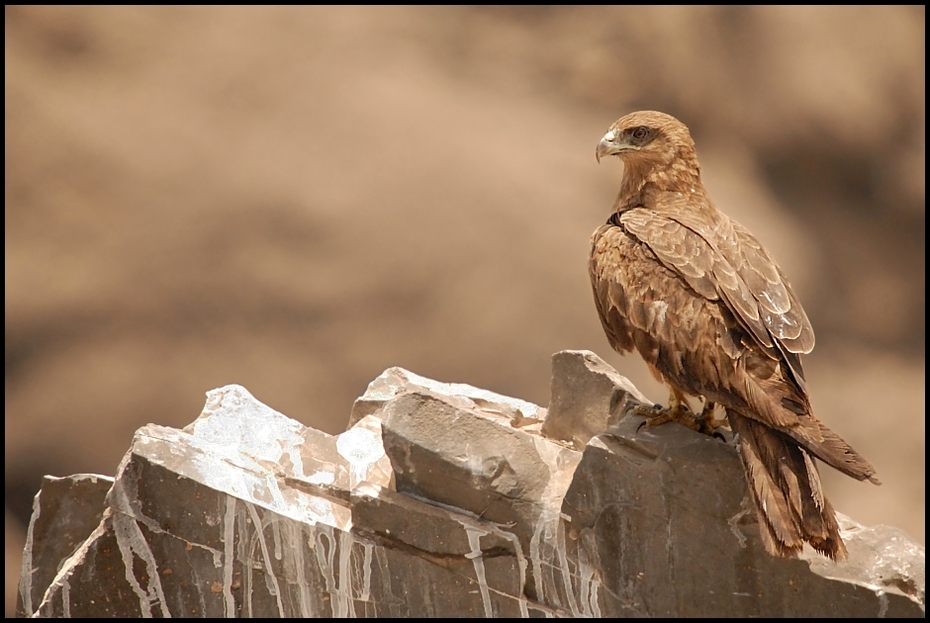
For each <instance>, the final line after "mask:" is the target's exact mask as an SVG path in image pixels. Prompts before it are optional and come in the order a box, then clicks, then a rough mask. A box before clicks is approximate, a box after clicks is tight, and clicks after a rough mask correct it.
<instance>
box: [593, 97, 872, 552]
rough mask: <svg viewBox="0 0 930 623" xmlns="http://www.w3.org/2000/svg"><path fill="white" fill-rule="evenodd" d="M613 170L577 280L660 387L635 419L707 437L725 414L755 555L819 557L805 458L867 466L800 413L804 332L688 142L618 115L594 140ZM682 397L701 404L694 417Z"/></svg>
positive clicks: (804, 324) (768, 263) (682, 132)
mask: <svg viewBox="0 0 930 623" xmlns="http://www.w3.org/2000/svg"><path fill="white" fill-rule="evenodd" d="M603 156H618V157H619V158H620V159H621V160H622V161H623V164H624V172H623V181H622V183H621V186H620V193H619V194H618V195H617V200H616V202H615V203H614V207H613V214H611V216H610V218H609V219H608V220H607V223H606V224H604V225H602V226H601V227H599V228H598V229H597V231H595V232H594V235H593V237H592V239H591V264H590V271H591V284H592V285H593V287H594V300H595V303H596V304H597V311H598V314H599V315H600V318H601V324H602V325H603V326H604V331H605V332H606V333H607V339H608V341H609V342H610V345H611V346H612V347H613V348H614V349H615V350H617V351H618V352H620V353H625V352H629V351H631V350H633V349H634V348H635V349H636V350H637V351H638V352H639V354H640V355H641V356H642V357H643V359H645V360H646V363H647V364H648V365H649V368H650V369H651V370H652V372H653V374H655V376H656V378H658V379H659V380H660V381H662V382H664V383H666V384H668V385H669V386H670V387H671V396H670V398H669V406H668V407H667V408H664V409H662V408H658V407H657V408H656V409H654V410H653V409H650V408H641V409H640V411H639V412H640V414H641V415H646V416H647V417H648V418H650V419H647V423H648V425H655V424H658V423H662V422H666V421H670V420H674V421H679V422H682V423H683V424H685V425H688V426H690V427H691V428H693V429H696V430H701V431H703V432H707V433H710V432H712V430H713V428H714V426H715V425H716V423H715V421H714V418H713V411H714V405H720V406H722V407H723V409H724V410H725V412H726V417H727V420H728V421H729V424H730V428H731V429H732V430H733V432H734V433H735V437H736V439H737V442H736V443H737V445H738V448H739V455H740V458H741V459H742V463H743V467H744V469H745V472H746V479H747V481H748V483H749V489H750V491H751V492H752V496H753V498H754V501H755V507H756V514H757V516H758V521H759V525H760V530H761V534H762V540H763V542H764V544H765V547H766V549H767V550H768V551H769V553H771V554H773V555H778V556H785V557H790V556H795V555H796V554H797V553H798V552H800V551H801V549H802V547H803V546H804V543H805V542H807V543H810V544H811V546H812V547H813V548H814V549H816V550H817V551H819V552H821V553H823V554H825V555H827V556H829V557H830V558H832V559H833V560H842V559H845V558H846V555H847V554H846V546H845V545H844V543H843V539H842V538H841V537H840V531H839V526H838V525H837V522H836V516H835V515H834V512H833V507H832V506H831V505H830V502H829V501H828V500H827V498H826V497H824V495H823V492H822V490H821V487H820V476H819V474H818V472H817V467H816V465H815V464H814V461H813V457H816V458H818V459H820V460H821V461H823V462H824V463H826V464H828V465H830V466H832V467H835V468H836V469H838V470H840V471H841V472H843V473H844V474H848V475H849V476H852V477H853V478H856V479H858V480H865V479H868V480H871V481H872V482H874V483H876V484H879V483H878V480H877V479H876V478H875V468H873V467H872V465H871V464H870V463H869V462H868V461H867V460H866V459H865V458H863V457H862V456H861V455H859V454H858V453H857V452H856V451H855V450H853V449H852V448H851V447H850V446H849V444H847V443H846V442H845V441H843V440H842V439H841V438H840V437H839V436H838V435H837V434H836V433H834V432H833V431H831V430H830V429H829V428H827V427H826V426H824V424H823V423H822V422H820V421H819V420H818V419H817V418H816V417H814V415H813V413H811V405H810V399H809V397H808V393H807V388H806V386H805V382H804V371H803V370H802V368H801V357H800V355H801V354H802V353H808V352H810V351H811V350H812V349H813V348H814V331H813V329H812V328H811V324H810V321H809V320H808V319H807V314H805V313H804V309H803V308H802V307H801V303H800V301H798V297H797V296H796V295H795V293H794V291H793V290H792V289H791V286H790V285H789V284H788V280H787V279H786V278H785V275H784V274H783V273H782V271H781V269H780V268H779V267H778V265H777V264H775V262H774V261H773V260H772V258H771V256H769V254H768V252H767V251H766V250H765V248H764V247H763V246H762V244H761V243H760V242H759V241H758V240H756V238H755V236H753V235H752V234H751V233H749V231H748V230H747V229H746V228H745V227H743V226H742V225H740V224H739V223H737V222H735V221H733V220H731V219H729V218H728V217H727V216H726V215H725V214H723V213H722V212H720V211H718V210H717V208H715V207H714V204H713V203H711V200H710V198H709V197H708V196H707V191H706V190H705V189H704V185H703V184H702V183H701V167H700V165H699V164H698V161H697V156H696V154H695V149H694V141H693V140H692V139H691V135H690V133H689V132H688V128H687V127H685V125H684V124H683V123H681V122H680V121H678V120H677V119H675V118H674V117H671V116H669V115H666V114H664V113H660V112H653V111H642V112H634V113H631V114H629V115H627V116H625V117H623V118H622V119H620V120H619V121H617V122H616V123H614V124H613V125H612V126H611V127H610V130H609V131H608V132H607V134H605V135H604V138H602V139H601V141H600V142H599V143H598V144H597V159H598V161H600V159H601V158H602V157H603ZM686 396H694V397H701V398H703V399H704V408H703V410H702V412H701V413H700V414H694V413H692V412H691V411H690V410H689V407H688V403H687V401H686Z"/></svg>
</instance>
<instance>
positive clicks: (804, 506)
mask: <svg viewBox="0 0 930 623" xmlns="http://www.w3.org/2000/svg"><path fill="white" fill-rule="evenodd" d="M727 419H728V420H729V421H730V427H731V428H732V429H733V432H735V433H737V435H738V436H739V452H740V458H741V459H742V461H743V467H744V469H745V471H746V478H747V481H748V484H749V489H750V491H752V495H753V498H754V501H755V506H756V514H757V516H758V518H759V526H760V529H761V533H762V540H763V543H764V545H765V547H766V549H767V550H768V551H769V553H771V554H773V555H777V556H795V555H797V554H798V553H799V552H800V551H801V549H802V548H803V547H804V543H805V542H806V543H810V545H811V547H813V548H814V549H816V550H817V551H819V552H821V553H822V554H824V555H826V556H829V557H830V558H832V559H833V560H844V559H845V558H846V556H847V553H846V546H845V545H844V544H843V539H842V537H841V536H840V528H839V524H837V522H836V515H835V513H834V512H833V507H832V506H831V505H830V502H829V501H828V500H827V499H826V498H825V497H824V496H823V491H822V489H821V486H820V475H819V473H818V472H817V467H816V466H815V465H814V461H813V460H812V459H811V458H810V456H809V455H808V453H807V451H806V450H805V449H804V448H802V447H801V446H799V445H798V443H797V441H795V440H794V439H792V437H790V436H788V435H786V434H785V433H782V432H780V431H777V430H775V429H772V428H770V427H768V426H766V425H765V424H762V423H761V422H758V421H756V420H754V419H752V418H748V417H745V416H743V415H741V414H739V413H738V412H736V411H734V410H733V409H727Z"/></svg>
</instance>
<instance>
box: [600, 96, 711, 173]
mask: <svg viewBox="0 0 930 623" xmlns="http://www.w3.org/2000/svg"><path fill="white" fill-rule="evenodd" d="M595 155H596V156H597V160H598V162H600V160H601V157H603V156H617V157H618V158H620V159H621V160H623V162H624V164H625V165H626V167H627V169H629V168H634V169H639V170H642V173H646V172H647V171H648V170H652V171H655V172H660V171H668V170H670V169H684V170H687V169H690V170H692V172H694V173H697V172H698V171H699V168H698V164H697V157H696V156H695V151H694V141H693V140H692V139H691V133H690V132H688V128H687V126H685V124H683V123H682V122H681V121H679V120H678V119H676V118H675V117H672V116H671V115H666V114H665V113H661V112H656V111H654V110H641V111H639V112H633V113H630V114H628V115H626V116H625V117H622V118H620V119H619V120H617V121H616V122H615V123H614V124H613V125H612V126H610V130H608V131H607V134H605V135H604V138H602V139H601V140H600V142H599V143H598V144H597V151H596V152H595Z"/></svg>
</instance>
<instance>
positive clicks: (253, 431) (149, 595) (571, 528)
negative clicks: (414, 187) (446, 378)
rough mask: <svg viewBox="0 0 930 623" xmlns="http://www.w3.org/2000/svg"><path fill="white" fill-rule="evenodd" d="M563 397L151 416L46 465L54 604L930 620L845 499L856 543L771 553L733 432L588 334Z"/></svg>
mask: <svg viewBox="0 0 930 623" xmlns="http://www.w3.org/2000/svg"><path fill="white" fill-rule="evenodd" d="M552 387H553V391H552V401H551V403H550V405H549V407H548V411H547V409H543V408H541V407H539V406H536V405H533V404H530V403H526V402H524V401H521V400H518V399H515V398H509V397H506V396H500V395H497V394H494V393H492V392H488V391H485V390H481V389H477V388H474V387H470V386H466V385H457V384H446V383H440V382H437V381H433V380H430V379H425V378H423V377H419V376H417V375H415V374H413V373H412V372H409V371H406V370H403V369H401V368H389V369H388V370H386V371H385V372H384V373H383V374H382V375H381V376H379V377H378V378H377V379H375V380H374V381H372V383H371V385H370V386H369V388H368V391H366V393H365V394H364V395H363V396H362V397H360V398H359V399H358V400H357V401H356V403H355V405H354V407H353V409H352V413H351V416H350V427H349V429H348V430H346V432H344V433H342V434H340V435H336V436H332V435H327V434H326V433H322V432H320V431H316V430H313V429H308V428H306V427H304V426H302V425H301V424H299V423H298V422H296V421H294V420H291V419H290V418H287V417H286V416H284V415H282V414H280V413H277V412H276V411H274V410H272V409H270V408H269V407H267V406H265V405H264V404H262V403H260V402H259V401H257V400H256V399H255V398H253V397H252V396H251V395H250V394H249V392H248V391H246V390H245V388H243V387H240V386H237V385H229V386H226V387H223V388H220V389H216V390H213V391H211V392H209V393H208V397H207V403H206V406H205V407H204V410H203V412H202V413H201V415H200V416H199V417H198V418H197V419H196V420H195V421H194V422H193V423H191V424H190V425H188V426H187V427H185V428H184V429H183V430H177V429H171V428H167V427H162V426H157V425H152V424H150V425H147V426H144V427H143V428H141V429H139V430H138V431H137V432H136V434H135V437H134V439H133V443H132V446H131V448H130V449H129V452H128V453H127V454H126V455H125V457H124V459H123V461H122V462H121V464H120V466H119V468H118V471H117V476H116V478H115V479H108V478H105V477H101V476H72V477H69V478H61V479H51V478H50V479H47V480H46V482H45V483H44V485H43V488H42V490H41V491H40V492H39V494H38V495H37V496H36V503H35V507H34V511H33V517H32V522H31V524H30V531H29V538H28V541H27V546H26V551H25V554H24V560H25V562H24V567H23V575H22V578H21V581H20V595H19V603H18V611H19V613H20V614H22V615H37V616H87V617H91V616H169V615H170V616H243V617H245V616H434V617H435V616H524V617H526V616H546V615H557V616H923V612H924V590H925V589H924V551H923V548H922V547H920V546H919V545H916V544H915V543H914V542H912V541H911V540H910V539H908V538H907V537H906V535H904V534H903V533H901V532H900V531H898V530H896V529H894V528H888V527H885V526H878V527H875V528H867V527H863V526H860V525H858V524H856V523H855V522H853V521H852V520H850V519H848V518H845V517H841V525H842V527H843V529H844V538H845V539H846V541H847V545H848V549H849V554H850V558H849V560H848V561H847V562H845V563H842V564H834V563H832V562H830V561H828V560H827V559H824V558H822V557H821V556H819V555H818V554H816V553H814V552H813V551H807V552H805V554H804V555H803V556H802V557H801V558H799V559H794V560H783V559H776V558H773V557H771V556H769V555H768V554H766V553H765V551H764V549H763V547H762V545H761V542H760V539H759V535H758V527H757V526H756V524H755V514H754V513H753V512H752V509H751V506H750V502H749V500H748V498H747V497H746V495H745V494H746V491H745V483H744V480H743V475H742V469H741V467H740V465H739V460H738V458H737V455H736V452H735V450H734V448H733V447H732V445H731V443H729V439H727V440H720V439H715V438H710V437H707V436H704V435H700V434H698V433H695V432H693V431H691V430H688V429H686V428H684V427H682V426H679V425H677V424H669V425H664V426H660V427H655V428H651V429H645V430H643V431H639V430H638V426H639V424H640V423H641V422H642V419H641V418H638V417H635V416H630V415H627V413H628V411H629V409H630V407H632V406H635V405H636V404H639V401H641V400H642V397H641V395H639V393H638V392H637V391H636V388H635V387H633V386H632V385H631V384H629V382H628V381H627V380H626V379H624V378H623V377H621V376H619V375H618V374H617V373H616V372H615V371H613V370H612V369H611V368H610V367H609V366H607V364H605V363H604V362H603V361H601V360H600V359H599V358H597V356H596V355H594V354H593V353H589V352H586V351H563V352H561V353H557V354H556V355H555V356H554V358H553V381H552Z"/></svg>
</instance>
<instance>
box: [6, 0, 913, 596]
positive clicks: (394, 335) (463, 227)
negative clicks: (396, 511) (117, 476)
mask: <svg viewBox="0 0 930 623" xmlns="http://www.w3.org/2000/svg"><path fill="white" fill-rule="evenodd" d="M5 14H6V25H5V28H6V38H5V52H6V55H5V69H6V91H5V96H6V97H5V102H6V124H5V126H6V152H5V154H6V186H5V199H6V308H5V313H6V317H5V319H6V325H5V326H6V333H5V336H6V377H5V388H6V405H5V406H6V462H5V466H6V472H5V473H6V480H5V483H6V510H7V514H6V543H7V580H8V583H9V582H10V581H15V579H16V577H17V575H18V573H19V567H18V564H19V555H20V552H21V550H22V544H23V541H22V539H23V535H24V522H26V521H27V519H28V515H29V512H30V508H31V498H32V496H33V495H34V494H35V492H36V490H37V487H38V485H39V479H40V477H41V476H42V475H43V474H54V475H59V476H61V475H67V474H71V473H75V472H98V473H104V474H110V475H112V474H114V472H115V470H116V467H117V463H118V461H119V459H120V457H121V456H122V454H123V453H124V452H125V451H126V449H127V448H128V446H129V443H130V440H131V436H132V433H133V431H134V430H135V429H136V428H138V427H139V426H141V425H143V424H145V423H147V422H156V423H159V424H164V425H169V426H177V427H180V426H183V425H185V424H187V423H189V422H190V421H192V420H193V419H194V418H195V417H196V416H197V415H198V413H199V412H200V409H201V407H202V405H203V401H204V392H206V391H208V390H210V389H212V388H214V387H218V386H222V385H225V384H228V383H241V384H243V385H245V386H246V387H247V388H248V389H249V390H250V391H251V392H252V393H253V394H254V395H255V396H256V397H257V398H258V399H259V400H261V401H263V402H265V403H266V404H268V405H270V406H272V407H273V408H275V409H277V410H279V411H281V412H283V413H285V414H287V415H289V416H291V417H293V418H295V419H298V420H300V421H302V422H303V423H305V424H308V425H311V426H314V427H317V428H320V429H322V430H325V431H328V432H330V433H336V432H339V431H341V430H342V429H343V428H344V425H345V422H346V419H347V417H348V414H349V409H350V407H351V404H352V401H353V400H354V398H355V397H357V396H358V395H359V394H361V393H362V392H363V391H364V390H365V387H366V385H367V383H368V382H369V381H370V380H372V379H373V378H375V377H376V376H377V375H378V374H380V372H381V371H382V370H383V369H384V368H386V367H388V366H393V365H399V366H404V367H406V368H408V369H410V370H412V371H414V372H416V373H418V374H422V375H425V376H428V377H431V378H435V379H439V380H442V381H455V382H464V383H471V384H473V385H476V386H479V387H484V388H487V389H491V390H494V391H498V392H501V393H504V394H509V395H513V396H518V397H521V398H524V399H528V400H532V401H534V402H536V403H539V404H542V405H545V404H547V402H548V398H549V396H548V393H549V373H550V356H551V355H552V353H554V352H556V351H558V350H562V349H566V348H573V349H578V348H585V349H591V350H594V351H596V352H597V353H599V354H600V355H601V356H602V357H604V358H605V359H606V360H607V361H609V362H610V363H611V364H613V365H614V366H616V367H617V369H618V370H619V371H620V372H621V373H623V374H625V375H627V376H629V377H630V378H631V379H632V380H633V381H634V382H635V383H636V384H637V385H639V387H640V388H641V389H643V391H645V392H646V393H647V395H649V396H650V397H651V398H653V399H655V400H657V401H661V402H665V401H666V400H667V394H666V392H665V391H664V390H662V389H661V388H660V387H659V386H657V385H656V383H655V382H654V381H653V380H652V379H651V377H650V376H649V374H648V372H646V369H645V366H644V365H643V364H642V363H641V361H640V360H639V358H638V357H636V356H627V357H625V358H624V357H620V356H619V355H617V354H615V353H613V352H612V351H611V350H610V347H609V346H608V344H607V340H606V338H604V336H603V334H602V331H601V328H600V325H599V323H598V320H597V314H596V312H595V309H594V304H593V300H592V296H591V293H590V286H589V283H588V276H587V263H586V262H587V254H588V244H589V243H588V239H589V236H590V234H591V232H592V231H593V230H594V229H595V228H596V227H597V226H598V225H600V224H601V223H602V222H604V221H605V220H606V218H607V217H608V215H609V212H610V207H611V205H612V202H613V199H614V196H615V194H616V191H617V189H618V187H619V180H620V173H621V172H620V165H619V163H618V162H617V161H616V160H615V159H610V160H609V161H607V162H605V163H602V164H601V165H600V166H598V165H597V164H596V162H595V159H594V148H595V145H596V143H597V141H598V139H600V137H601V136H602V135H603V133H604V132H605V131H606V130H607V128H608V126H609V125H610V124H611V123H612V122H613V121H614V120H615V119H616V118H618V117H620V116H621V115H623V114H625V113H627V112H630V111H632V110H635V109H641V108H653V109H659V110H663V111H665V112H669V113H671V114H674V115H676V116H677V117H679V118H680V119H682V120H683V121H684V122H685V123H686V124H688V125H689V126H690V127H691V129H692V133H693V134H694V136H695V139H696V141H697V145H698V153H699V156H700V158H701V162H702V164H703V167H704V172H705V182H706V184H707V186H708V187H709V190H710V192H711V195H712V196H713V197H714V199H715V201H716V203H717V204H718V206H719V207H720V208H721V209H723V210H724V211H725V212H727V213H728V214H730V215H731V216H733V217H734V218H736V219H737V220H739V221H740V222H742V223H743V224H745V225H746V226H748V227H749V228H750V229H751V230H752V231H754V232H755V233H756V235H757V236H758V237H759V238H760V239H762V241H763V242H764V243H765V244H766V245H767V246H768V247H769V249H770V251H771V252H772V253H773V254H774V256H775V257H776V258H777V259H778V261H779V263H780V264H781V265H782V267H783V268H784V269H785V270H786V272H787V274H788V275H789V277H790V278H791V280H792V282H793V283H794V285H795V287H796V289H797V290H798V291H799V293H800V295H801V298H802V300H803V301H804V304H805V307H806V309H807V311H808V314H809V316H810V318H811V321H812V323H813V325H814V328H815V330H816V332H817V339H818V344H817V348H816V350H815V351H814V352H813V354H811V355H809V356H808V357H807V358H806V360H805V365H806V368H807V371H808V376H809V386H810V388H811V391H812V394H813V401H814V407H815V409H816V413H817V414H818V416H819V417H820V418H821V419H823V420H825V421H826V422H827V424H828V425H830V426H831V427H832V428H833V429H834V430H836V431H837V432H838V433H840V434H841V435H842V436H844V437H845V438H846V439H847V440H849V441H850V442H851V443H852V445H853V446H854V447H856V448H857V449H858V450H859V451H861V452H862V453H863V454H864V455H865V456H867V457H868V458H869V459H871V460H872V462H873V463H875V465H876V466H877V468H878V470H879V476H880V477H881V478H882V480H883V481H884V485H883V486H882V487H873V486H871V485H869V484H861V483H857V482H855V481H852V480H851V479H849V478H845V477H843V476H840V475H838V474H836V473H835V472H833V471H832V470H829V468H824V470H823V471H824V475H825V479H826V483H825V486H826V490H827V492H828V493H829V495H830V497H831V498H832V499H833V501H834V505H835V506H836V507H837V508H838V509H839V510H841V511H842V512H845V513H847V514H849V515H851V516H852V517H854V518H855V519H857V520H858V521H860V522H863V523H865V524H877V523H884V524H891V525H895V526H898V527H900V528H902V529H904V530H905V531H907V532H908V533H909V534H910V535H911V536H913V537H915V538H917V539H919V540H920V541H921V542H922V541H923V539H924V336H925V333H924V326H925V325H924V268H923V266H924V201H925V199H924V197H925V190H924V167H925V162H924V149H925V147H924V145H925V142H924V136H925V115H924V110H925V100H924V89H925V83H924V52H925V48H924V9H923V8H915V7H889V8H736V7H731V8H638V9H633V8H535V9H533V8H526V9H504V8H464V7H460V8H383V9H373V8H227V9H204V8H96V9H88V8H8V9H6V12H5ZM696 477H697V475H696ZM10 596H11V593H10V592H9V587H8V592H7V597H8V599H7V607H8V608H9V607H10V603H11V602H10V600H9V598H10ZM7 612H9V610H7Z"/></svg>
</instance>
